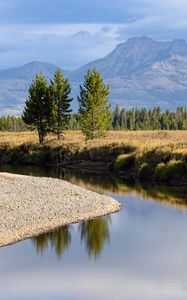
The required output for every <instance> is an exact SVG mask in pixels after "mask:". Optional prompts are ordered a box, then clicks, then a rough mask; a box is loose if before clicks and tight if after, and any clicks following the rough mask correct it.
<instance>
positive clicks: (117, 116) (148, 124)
mask: <svg viewBox="0 0 187 300" xmlns="http://www.w3.org/2000/svg"><path fill="white" fill-rule="evenodd" d="M112 128H113V129H114V130H124V129H127V130H186V129H187V110H186V108H183V107H179V108H177V110H176V111H168V110H166V111H165V112H161V111H160V107H156V108H154V109H149V110H148V109H147V108H142V109H138V108H133V109H132V110H125V109H124V108H123V109H120V107H119V106H118V105H117V106H116V109H115V110H114V112H113V120H112Z"/></svg>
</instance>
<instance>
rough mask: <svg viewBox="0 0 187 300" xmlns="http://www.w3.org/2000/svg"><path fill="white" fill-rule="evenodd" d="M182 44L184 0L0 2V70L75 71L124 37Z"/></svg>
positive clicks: (186, 28) (186, 17)
mask: <svg viewBox="0 0 187 300" xmlns="http://www.w3.org/2000/svg"><path fill="white" fill-rule="evenodd" d="M142 35H146V36H149V37H152V38H153V39H156V40H161V41H162V40H164V41H165V40H173V39H175V38H183V39H187V1H186V0H157V1H155V0H115V1H114V0H94V1H93V0H92V1H90V0H53V1H51V0H32V1H26V0H0V69H5V68H9V67H16V66H20V65H23V64H25V63H27V62H30V61H35V60H37V61H46V62H50V63H53V64H55V65H57V66H60V67H62V68H63V69H69V70H73V69H77V68H79V67H80V66H82V65H83V64H85V63H88V62H90V61H92V60H95V59H97V58H101V57H103V56H105V55H106V54H108V53H109V52H110V51H112V50H113V49H114V48H115V47H116V45H117V44H119V43H121V42H124V41H126V40H127V39H128V38H130V37H134V36H142Z"/></svg>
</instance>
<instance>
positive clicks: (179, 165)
mask: <svg viewBox="0 0 187 300" xmlns="http://www.w3.org/2000/svg"><path fill="white" fill-rule="evenodd" d="M185 175H186V164H185V162H184V161H182V160H171V161H169V162H168V163H166V164H165V163H159V164H158V165H157V166H156V168H155V170H154V177H155V179H156V180H160V181H169V180H172V179H179V178H180V177H182V176H185Z"/></svg>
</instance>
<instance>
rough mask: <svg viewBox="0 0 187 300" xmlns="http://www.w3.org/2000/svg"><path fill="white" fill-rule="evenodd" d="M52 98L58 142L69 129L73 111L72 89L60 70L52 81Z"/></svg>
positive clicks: (54, 125)
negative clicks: (71, 106)
mask: <svg viewBox="0 0 187 300" xmlns="http://www.w3.org/2000/svg"><path fill="white" fill-rule="evenodd" d="M50 89H51V96H52V99H53V128H52V130H53V132H54V133H56V134H57V137H58V140H59V139H60V135H61V134H62V132H63V131H64V130H66V129H67V128H68V125H69V121H70V116H71V111H72V110H71V109H70V103H71V101H72V98H71V97H70V93H71V87H70V84H69V81H68V79H67V78H65V77H64V76H63V74H62V72H61V70H60V69H58V70H57V71H56V73H55V75H54V79H53V80H51V85H50Z"/></svg>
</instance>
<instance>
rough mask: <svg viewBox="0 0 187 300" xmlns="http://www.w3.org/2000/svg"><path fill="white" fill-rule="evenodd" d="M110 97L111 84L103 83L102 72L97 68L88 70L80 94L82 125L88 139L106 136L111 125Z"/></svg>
mask: <svg viewBox="0 0 187 300" xmlns="http://www.w3.org/2000/svg"><path fill="white" fill-rule="evenodd" d="M108 97H109V86H107V85H105V84H104V83H103V79H102V77H101V75H100V73H99V72H98V71H97V70H96V69H95V68H94V70H93V71H92V72H91V71H90V70H88V73H87V75H86V76H85V78H84V84H83V86H80V96H78V102H79V114H80V126H81V129H82V132H83V133H84V134H85V136H86V139H93V138H96V137H101V136H104V135H105V132H106V130H107V129H108V128H109V127H110V124H111V111H110V105H109V104H108Z"/></svg>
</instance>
